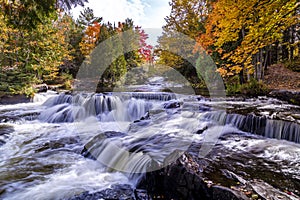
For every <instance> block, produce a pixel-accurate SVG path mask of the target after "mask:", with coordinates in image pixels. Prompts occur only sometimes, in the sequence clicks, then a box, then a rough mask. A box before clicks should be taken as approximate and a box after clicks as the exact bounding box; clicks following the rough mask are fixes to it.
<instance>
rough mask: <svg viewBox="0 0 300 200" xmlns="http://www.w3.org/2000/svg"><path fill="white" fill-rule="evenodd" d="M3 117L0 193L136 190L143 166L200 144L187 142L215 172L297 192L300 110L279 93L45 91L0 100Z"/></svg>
mask: <svg viewBox="0 0 300 200" xmlns="http://www.w3.org/2000/svg"><path fill="white" fill-rule="evenodd" d="M0 120H1V124H0V199H7V200H8V199H31V200H34V199H37V200H40V199H71V198H73V197H74V196H76V195H79V194H81V193H83V192H89V193H94V192H98V191H102V190H105V189H107V188H111V187H112V186H113V185H122V184H127V185H130V187H132V188H135V187H136V184H137V183H138V182H139V180H140V179H141V177H142V176H143V174H144V173H145V172H147V171H154V170H157V169H160V168H162V167H164V166H165V165H166V163H170V162H172V161H175V160H176V159H177V158H178V157H176V156H175V158H171V160H169V162H166V159H170V155H172V154H173V153H174V152H185V151H187V150H188V149H189V148H190V146H191V144H202V145H201V146H199V148H198V149H195V147H197V145H196V146H195V145H194V149H193V152H194V153H195V154H197V155H198V156H199V157H200V158H203V159H204V158H205V157H206V155H208V154H209V153H211V152H215V154H214V155H215V156H214V158H211V160H210V163H211V165H212V166H215V165H218V164H220V163H223V165H226V166H223V167H222V166H219V165H218V167H217V168H218V169H219V168H220V173H221V172H223V173H224V171H226V172H228V171H229V169H230V168H229V167H228V166H231V168H232V171H233V172H232V173H238V172H240V171H242V172H243V174H244V179H247V180H252V179H253V180H254V179H260V180H261V181H263V182H264V183H266V184H268V185H270V187H272V190H274V191H277V192H279V193H280V192H285V191H288V192H289V193H290V196H289V198H290V199H298V198H299V196H300V192H299V188H300V144H299V143H300V125H299V123H300V108H299V107H297V106H293V105H289V104H286V103H284V102H281V101H278V100H276V99H270V98H264V97H261V98H257V99H235V98H232V99H230V98H227V99H206V98H204V97H201V96H194V95H189V96H188V95H178V94H174V93H163V92H158V91H156V92H135V93H134V92H127V93H126V92H123V93H117V92H116V93H107V94H91V93H87V94H84V93H80V94H76V95H69V94H56V93H54V92H48V93H45V94H42V93H41V94H37V95H36V96H35V98H34V100H33V102H32V103H24V104H15V105H0ZM214 159H215V160H214ZM234 170H236V171H234ZM207 173H208V175H210V176H212V177H213V176H217V174H215V173H214V174H209V172H207ZM216 180H218V178H216ZM219 181H220V183H222V180H221V179H220V180H219ZM223 181H224V180H223ZM224 182H226V181H224ZM224 184H225V183H224Z"/></svg>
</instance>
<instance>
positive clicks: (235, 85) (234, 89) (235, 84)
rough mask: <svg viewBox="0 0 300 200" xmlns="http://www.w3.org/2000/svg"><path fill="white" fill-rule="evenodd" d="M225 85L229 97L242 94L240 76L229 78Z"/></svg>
mask: <svg viewBox="0 0 300 200" xmlns="http://www.w3.org/2000/svg"><path fill="white" fill-rule="evenodd" d="M225 85H226V93H227V95H236V94H240V93H241V88H242V86H241V84H240V78H239V77H238V76H233V77H230V78H228V79H227V81H226V84H225Z"/></svg>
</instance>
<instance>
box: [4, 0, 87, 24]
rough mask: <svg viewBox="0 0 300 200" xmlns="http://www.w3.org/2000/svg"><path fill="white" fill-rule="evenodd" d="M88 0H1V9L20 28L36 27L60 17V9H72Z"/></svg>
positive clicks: (8, 20) (8, 19)
mask: <svg viewBox="0 0 300 200" xmlns="http://www.w3.org/2000/svg"><path fill="white" fill-rule="evenodd" d="M85 2H87V0H40V1H36V0H16V1H8V0H0V9H1V11H2V12H3V13H4V16H5V18H6V19H7V23H8V24H9V25H12V26H13V27H14V28H18V29H34V28H36V27H37V26H38V25H39V24H42V23H44V22H45V21H47V20H48V19H49V18H51V19H53V20H55V19H56V18H57V17H58V12H57V11H58V9H62V10H70V9H71V7H72V6H76V5H81V6H83V4H84V3H85Z"/></svg>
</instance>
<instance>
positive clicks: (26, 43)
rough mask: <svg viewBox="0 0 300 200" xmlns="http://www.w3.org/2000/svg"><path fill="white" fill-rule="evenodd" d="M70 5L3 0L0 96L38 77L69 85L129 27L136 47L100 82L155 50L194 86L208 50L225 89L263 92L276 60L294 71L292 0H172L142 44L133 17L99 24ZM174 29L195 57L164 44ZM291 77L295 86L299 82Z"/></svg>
mask: <svg viewBox="0 0 300 200" xmlns="http://www.w3.org/2000/svg"><path fill="white" fill-rule="evenodd" d="M74 5H78V6H80V5H84V1H68V0H65V1H64V0H62V1H60V0H59V1H55V0H51V1H47V2H43V1H41V2H36V1H32V0H20V1H5V0H2V1H1V10H0V17H1V22H0V23H1V27H2V28H1V32H0V35H1V41H0V42H1V43H0V49H1V53H0V60H1V72H0V91H1V94H2V95H5V94H26V95H27V96H32V95H33V94H34V93H35V92H36V91H37V86H38V85H40V84H47V85H55V87H59V88H63V89H67V90H70V89H72V82H73V79H75V78H76V74H77V71H78V69H79V67H80V66H81V65H82V63H83V62H88V60H89V55H90V54H91V52H92V51H93V50H94V49H95V47H96V46H97V45H99V44H100V43H101V42H103V41H105V40H106V39H108V38H110V37H112V36H115V35H118V37H119V39H120V41H121V40H122V34H121V33H122V32H124V31H129V30H130V31H132V32H133V33H137V34H138V35H139V36H140V42H139V44H138V46H137V47H135V49H137V50H135V51H132V52H127V53H124V55H122V56H120V57H118V58H117V59H115V60H114V61H113V63H111V65H110V67H109V68H108V69H107V70H106V71H105V73H104V74H103V75H102V78H101V80H99V85H101V86H103V87H106V86H107V87H113V86H114V85H115V83H116V82H117V81H118V80H119V78H120V77H122V76H123V75H124V74H125V73H126V72H127V71H130V70H131V69H133V68H136V67H139V66H141V65H143V64H145V63H149V62H152V60H153V58H154V57H155V58H157V59H156V60H155V63H157V64H163V65H166V66H169V67H172V68H174V69H176V70H177V71H178V72H180V73H181V74H182V75H184V76H185V77H186V78H187V79H188V80H189V82H191V83H192V86H193V87H194V88H206V85H205V82H204V81H203V77H201V76H199V74H198V73H197V72H196V70H195V67H194V66H196V65H198V66H199V65H205V61H203V59H201V58H202V57H201V55H202V54H207V55H209V56H211V57H212V58H213V60H214V62H215V63H216V65H217V71H218V73H219V74H220V75H221V76H222V78H223V80H224V82H225V86H226V90H227V94H229V95H233V94H250V95H257V94H264V93H266V92H267V91H269V90H268V89H270V87H268V84H266V81H265V77H266V73H267V72H268V71H271V72H272V70H273V71H276V69H277V68H276V67H274V69H273V67H272V66H274V65H275V66H276V65H282V66H284V68H288V69H289V70H292V71H293V72H295V73H297V72H299V71H300V67H299V65H300V58H299V57H300V56H299V48H300V43H299V40H300V34H299V32H300V25H299V13H300V9H299V2H298V1H297V0H289V1H287V0H285V1H283V0H281V1H255V0H251V1H243V0H239V1H227V0H219V1H202V0H172V1H171V2H169V5H170V7H171V13H170V15H169V16H166V18H165V20H166V24H165V26H164V27H163V34H162V36H160V37H159V38H158V45H157V46H156V47H152V46H151V45H148V44H147V41H146V39H147V38H148V35H147V33H145V31H144V30H143V29H142V27H140V26H138V25H135V24H134V22H133V20H131V19H124V22H118V23H117V24H116V22H114V23H110V22H107V23H104V22H103V19H102V18H101V17H95V13H94V12H93V10H92V9H91V8H85V9H84V11H82V12H81V14H80V16H79V18H78V19H73V18H72V16H71V15H70V14H69V12H68V11H69V10H70V9H71V7H72V6H74ZM176 32H179V33H183V34H185V35H187V36H188V37H190V38H192V39H193V40H194V41H195V42H194V43H193V44H186V45H187V46H186V49H187V51H189V50H188V49H192V51H189V52H188V57H190V58H193V60H195V63H190V62H189V61H187V60H186V59H184V58H181V57H180V56H179V55H176V54H174V53H172V52H170V51H167V50H162V49H166V47H170V46H172V37H173V36H174V34H175V33H176ZM123 43H124V42H123ZM118 44H121V43H118ZM124 45H125V44H124ZM124 45H122V44H121V45H118V46H112V44H111V45H108V46H107V47H106V48H107V49H111V50H113V49H114V50H113V51H122V50H124V49H125V48H128V47H126V46H124ZM132 45H136V44H132ZM173 48H174V47H173ZM175 48H176V47H175ZM204 76H205V75H204ZM272 78H273V77H271V79H272ZM274 79H275V78H274ZM278 81H279V82H280V81H282V80H277V82H278ZM271 82H272V80H271ZM275 83H276V81H275ZM290 84H291V83H290ZM292 84H296V87H298V85H297V84H299V83H292Z"/></svg>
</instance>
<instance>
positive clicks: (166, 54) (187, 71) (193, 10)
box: [155, 0, 210, 83]
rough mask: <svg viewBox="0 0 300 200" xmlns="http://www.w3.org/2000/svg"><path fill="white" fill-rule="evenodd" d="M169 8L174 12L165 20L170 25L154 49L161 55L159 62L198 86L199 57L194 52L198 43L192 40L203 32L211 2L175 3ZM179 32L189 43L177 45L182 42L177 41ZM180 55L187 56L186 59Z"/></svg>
mask: <svg viewBox="0 0 300 200" xmlns="http://www.w3.org/2000/svg"><path fill="white" fill-rule="evenodd" d="M169 5H170V6H171V13H170V15H169V16H168V17H166V22H167V24H166V25H165V26H163V35H162V36H161V37H159V39H158V43H159V45H158V46H157V47H156V50H155V53H156V54H157V55H158V56H159V61H158V62H159V63H160V64H163V65H167V66H170V67H172V68H174V69H176V70H177V71H179V72H180V73H181V74H182V75H184V76H185V77H186V78H187V79H188V80H189V81H190V82H192V83H199V82H201V80H200V79H199V77H198V75H197V72H196V69H195V67H194V66H196V60H197V57H198V56H199V55H198V54H197V53H194V52H193V49H194V46H195V43H196V42H195V41H192V40H193V39H196V37H197V36H198V35H199V34H200V33H202V32H203V31H204V22H205V20H206V18H207V14H208V11H209V9H210V1H202V0H201V1H199V0H191V1H188V0H172V1H171V2H170V3H169ZM178 33H181V34H184V35H186V36H188V37H189V38H190V40H188V41H186V40H184V39H182V40H183V41H182V42H181V43H178V41H179V40H180V39H179V40H177V39H174V38H178V37H180V36H179V34H178ZM174 41H177V42H174ZM179 51H180V52H179ZM180 54H181V55H186V56H185V59H184V58H182V56H179V55H180Z"/></svg>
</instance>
